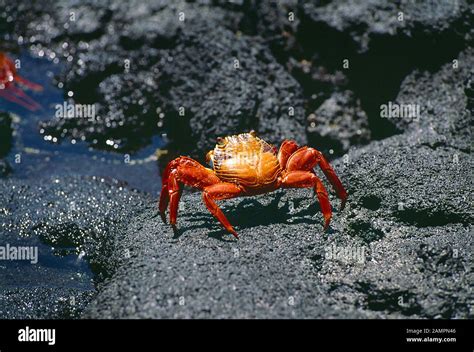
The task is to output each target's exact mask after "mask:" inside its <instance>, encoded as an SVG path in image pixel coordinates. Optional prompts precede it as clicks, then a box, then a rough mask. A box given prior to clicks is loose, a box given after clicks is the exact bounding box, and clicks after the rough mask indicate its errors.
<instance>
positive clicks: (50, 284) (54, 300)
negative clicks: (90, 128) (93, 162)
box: [0, 177, 144, 319]
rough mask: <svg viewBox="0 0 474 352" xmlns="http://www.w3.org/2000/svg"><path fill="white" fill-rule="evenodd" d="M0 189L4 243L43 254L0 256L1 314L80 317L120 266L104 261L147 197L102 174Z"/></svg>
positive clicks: (0, 241) (1, 241) (0, 242)
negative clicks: (99, 287) (23, 257)
mask: <svg viewBox="0 0 474 352" xmlns="http://www.w3.org/2000/svg"><path fill="white" fill-rule="evenodd" d="M0 189H1V191H0V204H1V206H0V246H2V247H4V248H7V246H9V247H10V248H11V247H34V248H37V253H38V255H37V263H35V262H34V260H26V261H25V260H21V261H19V260H1V261H0V276H1V277H2V280H1V281H0V316H1V317H2V318H15V319H25V318H28V319H32V318H74V317H78V316H79V313H80V312H81V311H82V309H83V308H84V306H85V305H86V304H87V303H88V302H89V301H90V299H91V297H92V296H93V295H94V294H95V292H96V290H95V284H96V282H100V281H101V280H103V278H104V277H106V276H110V275H111V273H112V272H113V271H114V268H113V267H108V266H107V264H108V262H107V260H106V258H107V256H108V255H109V253H110V250H112V248H111V247H110V243H112V238H113V237H114V236H119V234H120V233H121V232H120V231H121V229H122V228H123V226H124V225H125V223H126V222H127V219H129V218H130V217H131V216H132V215H133V214H137V213H138V212H139V211H140V210H142V207H143V204H144V203H143V201H144V199H143V198H142V196H140V195H139V194H138V193H136V192H133V191H130V190H127V189H125V188H123V187H121V186H120V184H118V183H117V182H116V181H113V180H104V179H96V178H82V179H81V178H54V177H53V178H46V179H38V180H34V181H33V180H30V181H26V180H21V181H18V180H5V181H3V182H2V183H1V184H0ZM33 253H34V252H33ZM30 259H34V258H30Z"/></svg>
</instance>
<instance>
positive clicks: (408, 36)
mask: <svg viewBox="0 0 474 352" xmlns="http://www.w3.org/2000/svg"><path fill="white" fill-rule="evenodd" d="M400 12H401V13H403V21H399V17H398V16H399V15H400ZM299 14H300V26H299V27H298V34H299V35H298V41H299V42H300V43H301V45H302V47H303V48H304V51H305V58H306V59H308V60H310V58H311V61H312V64H313V66H320V65H321V66H324V67H326V68H327V69H328V70H329V71H330V72H332V71H336V70H343V71H344V74H345V75H346V76H347V77H348V89H350V90H351V91H353V92H354V93H355V95H356V97H357V98H359V99H360V100H361V107H362V109H363V110H364V111H365V112H366V114H367V116H368V119H369V124H370V129H371V132H372V138H374V139H382V138H386V137H389V136H392V135H394V134H396V133H398V132H399V130H398V129H397V128H396V127H394V125H393V124H392V123H391V122H390V121H388V120H385V119H381V118H380V106H381V105H382V104H387V103H388V101H393V100H394V99H395V97H396V96H397V94H398V91H399V89H400V84H401V82H402V81H403V79H405V77H406V76H407V75H408V74H410V73H411V72H412V71H414V70H420V71H424V70H427V71H430V72H435V71H437V70H438V69H439V68H440V67H441V66H442V65H443V64H445V63H446V62H450V61H452V60H453V59H454V58H455V57H457V56H458V54H459V53H460V52H461V51H462V50H463V49H465V48H466V47H467V46H468V45H469V44H468V43H470V42H472V39H473V37H474V35H473V31H472V26H471V25H470V23H472V18H473V11H472V6H471V7H469V6H468V5H467V3H466V2H465V1H457V2H436V3H434V2H432V1H429V0H427V1H417V2H410V1H405V2H391V1H351V2H347V1H333V2H330V3H327V2H322V3H314V2H301V5H300V8H299ZM344 62H345V63H346V65H347V66H346V67H344V66H343V65H344Z"/></svg>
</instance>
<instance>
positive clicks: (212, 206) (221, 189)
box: [202, 182, 242, 238]
mask: <svg viewBox="0 0 474 352" xmlns="http://www.w3.org/2000/svg"><path fill="white" fill-rule="evenodd" d="M241 194H242V190H241V189H240V188H239V187H237V186H236V185H234V184H233V183H226V182H222V183H217V184H215V185H212V186H208V187H205V188H204V192H203V193H202V199H203V201H204V204H206V207H207V209H209V211H210V212H211V214H212V215H214V217H215V218H216V219H217V220H219V222H220V223H221V224H222V226H224V227H225V229H226V230H227V231H229V232H230V233H231V234H232V235H234V236H235V238H239V236H238V235H237V232H235V230H234V228H233V227H232V225H231V224H230V222H229V220H227V218H226V217H225V215H224V213H223V212H222V210H221V209H220V208H219V206H218V205H217V204H216V202H215V201H216V200H222V199H229V198H235V197H238V196H239V195H241Z"/></svg>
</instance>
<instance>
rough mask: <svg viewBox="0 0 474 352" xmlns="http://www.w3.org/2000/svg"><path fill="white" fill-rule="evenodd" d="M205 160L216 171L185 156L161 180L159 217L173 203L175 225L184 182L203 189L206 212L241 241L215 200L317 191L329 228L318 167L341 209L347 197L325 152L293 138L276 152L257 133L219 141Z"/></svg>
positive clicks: (171, 213)
mask: <svg viewBox="0 0 474 352" xmlns="http://www.w3.org/2000/svg"><path fill="white" fill-rule="evenodd" d="M206 160H207V162H208V163H209V164H210V165H211V166H212V169H210V168H206V167H204V166H202V165H201V164H200V163H198V162H197V161H196V160H194V159H191V158H188V157H185V156H180V157H179V158H176V159H174V160H172V161H171V162H170V163H169V164H168V165H167V167H166V169H165V171H164V173H163V177H162V190H161V195H160V202H159V210H160V214H161V217H162V219H163V221H164V222H165V223H166V214H165V213H166V209H167V208H168V205H169V208H170V223H171V224H172V225H175V224H176V218H177V214H178V203H179V199H180V197H181V188H180V184H185V185H188V186H191V187H194V188H198V189H200V190H202V191H203V192H202V199H203V201H204V204H205V205H206V207H207V209H209V211H210V212H211V213H212V215H214V216H215V217H216V218H217V220H219V222H220V223H221V224H222V225H223V226H224V227H225V228H226V230H227V231H229V232H230V233H231V234H233V235H234V236H235V237H236V238H238V235H237V232H236V231H235V230H234V228H233V227H232V225H231V224H230V223H229V221H228V220H227V218H226V217H225V215H224V213H223V212H222V211H221V209H220V208H219V207H218V206H217V204H216V201H218V200H222V199H229V198H235V197H239V196H252V195H256V194H262V193H267V192H271V191H274V190H276V189H278V188H313V189H314V191H315V192H316V195H317V197H318V200H319V204H320V206H321V211H322V213H323V216H324V229H326V228H327V227H328V226H329V222H330V220H331V216H332V210H331V204H330V203H329V199H328V193H327V191H326V188H325V187H324V185H323V183H322V182H321V180H320V179H319V177H318V176H316V174H315V172H314V167H315V166H316V165H319V167H320V168H321V170H322V171H323V173H324V174H325V176H326V177H327V179H328V180H329V182H330V183H331V185H332V186H333V187H334V189H335V191H336V195H337V196H338V197H339V198H340V199H341V209H343V208H344V204H345V202H346V199H347V192H346V190H345V189H344V186H343V185H342V183H341V181H340V180H339V178H338V177H337V175H336V173H335V172H334V169H333V168H332V167H331V165H330V164H329V163H328V161H327V160H326V159H325V158H324V156H323V154H322V153H321V152H319V151H318V150H316V149H314V148H310V147H306V146H305V147H299V146H298V145H297V144H296V143H295V142H294V141H291V140H285V141H284V142H283V143H282V144H281V146H280V150H279V151H278V153H277V152H276V148H274V147H272V146H271V145H269V144H268V143H267V142H265V141H264V140H262V139H260V138H258V137H257V136H256V134H255V132H254V131H251V132H250V133H242V134H239V135H235V136H228V137H225V138H218V140H217V144H216V147H215V148H214V150H212V151H210V152H209V153H207V155H206Z"/></svg>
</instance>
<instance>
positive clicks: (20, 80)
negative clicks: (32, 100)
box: [15, 76, 43, 92]
mask: <svg viewBox="0 0 474 352" xmlns="http://www.w3.org/2000/svg"><path fill="white" fill-rule="evenodd" d="M15 81H17V82H18V83H20V84H21V85H23V86H25V87H27V88H29V89H31V90H34V91H35V92H41V91H42V90H43V87H42V86H41V85H39V84H37V83H33V82H30V81H28V80H26V79H24V78H23V77H21V76H16V77H15Z"/></svg>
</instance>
